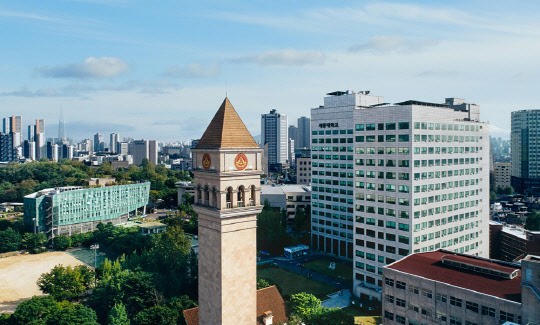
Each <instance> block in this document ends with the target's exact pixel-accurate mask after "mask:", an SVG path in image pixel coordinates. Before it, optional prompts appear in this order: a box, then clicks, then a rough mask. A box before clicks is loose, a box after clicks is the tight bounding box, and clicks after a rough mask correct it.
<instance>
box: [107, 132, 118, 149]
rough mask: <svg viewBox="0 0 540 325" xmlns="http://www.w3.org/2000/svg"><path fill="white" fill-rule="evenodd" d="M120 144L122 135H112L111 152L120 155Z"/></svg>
mask: <svg viewBox="0 0 540 325" xmlns="http://www.w3.org/2000/svg"><path fill="white" fill-rule="evenodd" d="M119 143H120V134H118V133H111V136H110V141H109V151H110V152H114V153H118V151H119V148H118V144H119Z"/></svg>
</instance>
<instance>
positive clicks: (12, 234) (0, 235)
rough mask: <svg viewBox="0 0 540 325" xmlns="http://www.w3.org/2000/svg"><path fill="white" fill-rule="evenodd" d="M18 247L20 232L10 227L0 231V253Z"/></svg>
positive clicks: (19, 246)
mask: <svg viewBox="0 0 540 325" xmlns="http://www.w3.org/2000/svg"><path fill="white" fill-rule="evenodd" d="M20 248H21V234H19V233H18V232H17V231H15V230H13V228H11V227H10V228H7V229H6V230H2V231H0V253H4V252H12V251H16V250H18V249H20Z"/></svg>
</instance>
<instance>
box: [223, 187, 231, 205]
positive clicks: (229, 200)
mask: <svg viewBox="0 0 540 325" xmlns="http://www.w3.org/2000/svg"><path fill="white" fill-rule="evenodd" d="M232 196H233V189H232V187H228V188H227V194H226V196H225V201H226V203H227V209H231V208H232Z"/></svg>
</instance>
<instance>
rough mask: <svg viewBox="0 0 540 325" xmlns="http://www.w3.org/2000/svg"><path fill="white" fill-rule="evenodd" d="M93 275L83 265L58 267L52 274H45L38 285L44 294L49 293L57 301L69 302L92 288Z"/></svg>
mask: <svg viewBox="0 0 540 325" xmlns="http://www.w3.org/2000/svg"><path fill="white" fill-rule="evenodd" d="M93 273H94V272H93V271H92V270H90V269H89V268H88V267H86V266H83V265H80V266H76V267H75V268H72V267H71V266H62V265H57V266H55V267H54V268H53V269H52V270H51V271H50V272H48V273H43V274H42V275H41V276H40V277H39V279H38V281H37V285H38V287H39V288H40V290H41V291H43V293H47V294H49V295H51V297H53V298H55V299H57V300H69V299H73V298H75V297H77V296H78V295H79V294H81V293H83V292H84V291H85V290H87V289H88V288H89V287H90V285H91V283H92V279H93V276H94V274H93Z"/></svg>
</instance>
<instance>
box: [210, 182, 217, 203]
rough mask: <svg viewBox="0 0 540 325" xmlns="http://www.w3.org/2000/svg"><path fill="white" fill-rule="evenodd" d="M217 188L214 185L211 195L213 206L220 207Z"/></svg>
mask: <svg viewBox="0 0 540 325" xmlns="http://www.w3.org/2000/svg"><path fill="white" fill-rule="evenodd" d="M217 192H218V191H217V189H216V187H215V186H214V187H212V193H211V196H212V207H214V208H217V207H218V202H217V201H218V199H217V198H218V195H217Z"/></svg>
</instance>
